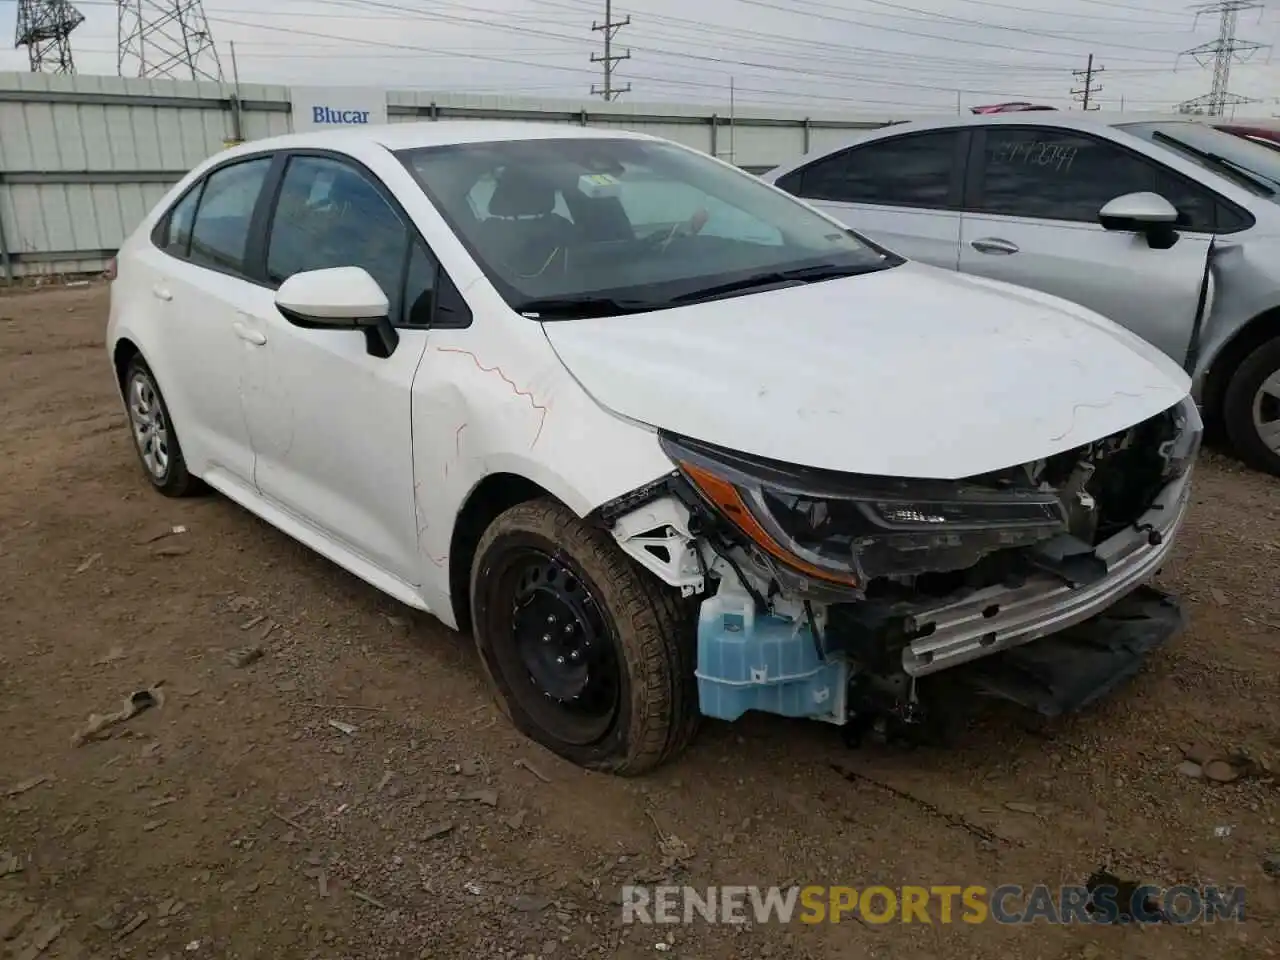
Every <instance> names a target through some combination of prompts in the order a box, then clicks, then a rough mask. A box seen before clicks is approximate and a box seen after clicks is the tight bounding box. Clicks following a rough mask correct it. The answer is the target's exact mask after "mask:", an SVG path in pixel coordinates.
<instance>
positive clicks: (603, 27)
mask: <svg viewBox="0 0 1280 960" xmlns="http://www.w3.org/2000/svg"><path fill="white" fill-rule="evenodd" d="M630 23H631V15H630V14H627V17H626V19H625V20H619V21H617V22H616V23H615V22H614V19H613V0H604V23H596V22H595V21H594V20H593V21H592V22H591V29H592V30H599V31H600V32H601V33H603V34H604V53H603V54H596V53H593V54H592V55H591V62H592V63H599V64H603V66H604V83H603V84H601V85H600V86H596V85H595V84H594V83H593V84H592V85H591V95H592V96H593V97H594V96H596V95H597V94H599V95H600V96H602V97H604V99H606V100H616V99H618V97H619V96H621V95H622V94H624V93H629V92H630V91H631V84H629V83H628V84H627V85H626V86H625V87H619V86H615V85H614V82H613V70H614V65H615V64H616V63H618V61H620V60H630V59H631V51H630V50H628V51H627V52H626V53H614V52H613V37H614V34H616V33H617V32H618V31H619V30H620V29H622V28H623V27H625V26H627V25H628V24H630Z"/></svg>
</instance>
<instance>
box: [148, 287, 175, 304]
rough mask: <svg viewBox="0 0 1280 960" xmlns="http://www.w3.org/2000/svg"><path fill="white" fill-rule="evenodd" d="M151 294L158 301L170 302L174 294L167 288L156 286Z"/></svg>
mask: <svg viewBox="0 0 1280 960" xmlns="http://www.w3.org/2000/svg"><path fill="white" fill-rule="evenodd" d="M151 294H152V296H154V297H155V298H156V299H157V300H165V301H169V300H172V299H173V294H172V293H170V292H169V290H168V289H167V288H166V287H161V286H154V287H152V288H151Z"/></svg>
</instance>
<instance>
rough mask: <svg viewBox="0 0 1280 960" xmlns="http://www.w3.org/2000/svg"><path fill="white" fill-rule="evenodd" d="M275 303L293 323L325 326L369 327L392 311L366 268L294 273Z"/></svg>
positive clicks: (277, 295) (279, 291)
mask: <svg viewBox="0 0 1280 960" xmlns="http://www.w3.org/2000/svg"><path fill="white" fill-rule="evenodd" d="M276 306H277V307H278V308H279V310H280V312H281V313H283V314H284V315H285V316H286V317H288V318H289V319H290V320H293V321H294V322H300V323H301V324H302V325H305V326H326V327H328V326H333V327H362V326H369V325H371V324H374V323H376V322H377V321H378V320H379V319H382V318H384V317H386V315H387V311H388V310H390V304H389V303H388V301H387V295H386V294H385V293H383V291H382V287H380V286H379V285H378V281H377V280H375V279H373V277H371V276H369V271H367V270H365V269H364V268H363V267H332V268H330V269H328V270H306V271H304V272H302V273H295V274H294V275H293V276H291V277H290V278H289V279H288V280H286V281H285V282H284V283H282V284H280V289H279V290H277V291H276ZM295 317H296V318H297V319H296V320H295V319H294V318H295Z"/></svg>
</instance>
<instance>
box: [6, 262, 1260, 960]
mask: <svg viewBox="0 0 1280 960" xmlns="http://www.w3.org/2000/svg"><path fill="white" fill-rule="evenodd" d="M105 310H106V291H105V289H104V288H103V287H102V286H101V285H96V284H95V285H94V286H90V287H83V288H60V289H56V290H46V291H42V292H38V293H15V294H12V295H9V296H0V403H2V404H3V406H2V408H0V409H3V413H4V419H3V423H2V424H0V732H2V733H3V741H0V956H6V955H12V956H14V957H21V958H23V960H34V958H36V957H47V958H53V960H56V958H67V960H75V958H90V957H97V958H108V957H137V958H144V960H146V958H161V957H170V958H177V957H187V956H190V957H193V958H199V957H219V958H250V957H255V958H256V957H261V958H271V960H286V958H295V957H296V958H311V957H315V958H360V960H376V958H382V957H440V958H463V957H466V958H472V957H474V958H525V957H539V958H541V957H546V956H554V957H557V958H564V957H587V956H615V957H621V958H638V957H642V956H655V955H658V954H659V953H662V954H664V955H667V956H675V957H685V958H706V960H713V958H714V960H729V958H752V960H754V958H768V957H777V958H797V960H798V958H807V957H813V958H818V957H822V958H828V957H829V958H840V957H849V958H863V957H873V958H910V960H925V958H941V957H946V958H951V957H974V958H977V957H984V958H985V957H992V956H998V955H1001V954H1002V953H1006V954H1007V955H1010V956H1016V957H1018V958H1020V960H1034V958H1068V957H1083V958H1089V957H1098V956H1103V955H1106V956H1125V957H1135V958H1156V957H1186V958H1191V957H1195V958H1197V960H1202V958H1204V957H1246V956H1274V955H1276V951H1277V949H1280V880H1278V879H1277V878H1276V875H1277V874H1280V827H1277V820H1276V818H1277V816H1280V804H1278V803H1277V801H1278V800H1280V790H1278V788H1277V778H1276V777H1274V776H1272V775H1270V774H1269V773H1268V772H1267V770H1268V769H1270V770H1272V771H1275V770H1280V671H1278V670H1277V644H1278V642H1280V580H1278V579H1277V573H1276V571H1277V565H1278V564H1280V484H1277V483H1276V482H1275V481H1273V480H1269V479H1267V478H1265V477H1263V476H1261V475H1258V474H1255V473H1251V472H1248V471H1246V470H1244V469H1242V468H1240V467H1238V466H1236V465H1235V464H1234V463H1232V462H1230V461H1227V460H1225V459H1223V458H1221V457H1219V456H1216V455H1213V454H1207V455H1205V457H1204V458H1203V460H1202V463H1201V465H1200V467H1199V475H1198V479H1197V494H1196V503H1195V507H1194V510H1193V513H1192V516H1191V518H1190V521H1189V529H1187V530H1186V532H1185V534H1184V536H1183V540H1182V543H1181V547H1180V549H1179V551H1178V559H1177V560H1176V561H1175V562H1174V563H1173V564H1172V565H1171V566H1170V567H1169V568H1168V569H1167V570H1166V571H1165V573H1164V574H1163V576H1162V578H1161V583H1162V585H1163V586H1165V587H1167V588H1171V589H1173V590H1175V591H1177V592H1179V593H1180V594H1181V595H1182V596H1183V597H1184V598H1185V599H1186V602H1187V606H1188V608H1189V612H1190V615H1191V628H1190V630H1189V632H1187V633H1186V634H1184V635H1182V636H1181V637H1179V638H1178V639H1177V640H1176V641H1175V642H1174V643H1173V645H1172V646H1171V647H1169V648H1167V649H1165V650H1164V651H1162V652H1160V653H1159V654H1158V655H1157V656H1156V657H1155V658H1154V659H1153V661H1152V662H1151V664H1150V665H1149V666H1148V668H1147V669H1146V671H1145V672H1144V673H1143V674H1142V675H1141V676H1140V677H1139V678H1138V679H1136V680H1135V681H1134V682H1133V683H1132V684H1131V685H1130V686H1128V687H1126V688H1124V689H1123V690H1122V691H1120V692H1119V693H1118V694H1117V695H1115V696H1114V697H1113V698H1111V699H1110V700H1109V701H1107V702H1106V703H1105V704H1103V705H1102V706H1101V707H1100V708H1098V709H1096V710H1094V711H1092V712H1090V713H1087V714H1085V715H1083V716H1078V717H1075V718H1071V719H1067V720H1062V721H1055V722H1052V723H1046V722H1041V721H1038V720H1037V719H1036V718H1032V717H1029V716H1026V715H1024V714H1022V713H1020V712H1018V711H1016V710H1005V709H1001V708H997V707H995V706H991V707H983V708H982V709H981V710H979V711H978V712H977V713H976V714H975V718H974V721H973V722H972V724H970V725H969V726H968V727H967V728H966V729H964V730H963V731H962V732H961V734H960V736H959V742H958V745H957V746H956V747H954V748H952V749H950V750H947V751H942V750H930V749H925V750H918V751H914V752H904V751H900V750H893V749H889V748H884V747H880V748H865V749H860V750H851V749H849V748H846V747H845V746H843V744H842V743H841V740H840V737H839V736H838V734H837V732H836V731H834V730H832V729H830V728H828V727H825V726H822V725H819V724H812V723H791V722H786V721H782V720H779V719H776V718H770V717H762V718H758V719H748V720H747V721H744V722H742V723H740V724H735V725H732V726H730V725H726V724H715V723H713V724H708V725H707V726H706V727H705V728H704V730H703V732H702V734H701V735H700V736H699V738H698V740H697V741H696V743H695V744H694V746H693V748H692V749H691V750H690V751H689V753H688V754H687V755H686V756H685V757H684V758H682V759H681V760H680V761H678V762H676V763H675V764H673V765H671V766H670V767H668V768H664V769H663V770H661V771H659V772H658V773H656V774H655V775H652V776H650V777H647V778H645V779H643V780H638V781H626V780H620V779H614V778H609V777H605V776H600V775H593V774H588V773H585V772H583V771H580V770H578V769H576V768H573V767H571V766H569V765H567V764H565V763H563V762H561V761H559V760H557V759H556V758H554V757H552V756H550V755H548V754H547V753H545V752H544V751H542V750H540V749H539V748H537V747H535V746H533V745H532V744H530V743H529V742H527V741H525V740H523V739H522V738H521V737H519V736H518V735H516V734H514V733H513V732H512V731H511V729H509V727H508V726H507V724H506V723H505V722H504V721H503V720H502V719H501V718H500V716H499V715H498V713H497V711H496V709H495V708H494V707H493V706H492V704H491V702H490V701H489V699H488V697H487V695H486V692H485V689H484V687H483V684H482V682H481V676H480V670H479V667H478V664H477V662H476V658H475V656H474V653H473V649H472V646H471V643H470V639H469V638H467V637H462V636H458V635H456V634H452V633H450V632H448V631H446V630H444V629H443V628H441V627H440V626H439V625H437V624H436V623H434V622H433V621H432V620H431V619H430V618H428V617H425V616H420V615H417V614H414V613H412V612H410V611H407V610H406V609H404V608H402V607H400V606H398V605H397V604H396V603H395V602H393V601H391V600H389V599H387V598H385V597H383V596H381V595H379V594H378V593H377V592H376V591H374V590H373V589H372V588H370V587H368V586H366V585H364V584H363V583H361V582H359V581H357V580H356V579H354V578H353V577H351V576H349V575H347V574H346V573H344V572H343V571H341V570H339V569H337V568H336V567H334V566H332V565H330V564H329V563H327V562H326V561H324V560H322V559H320V558H319V557H317V556H315V555H313V554H311V553H309V552H308V551H307V550H305V549H304V548H302V547H301V546H299V545H297V544H295V543H294V542H292V541H290V540H289V539H287V538H286V537H285V536H284V535H282V534H280V533H277V532H276V531H275V530H274V529H272V528H270V527H268V526H267V525H266V524H265V523H262V522H261V521H259V520H257V519H255V518H254V517H252V516H250V515H249V514H247V513H246V512H244V511H243V510H241V509H239V508H237V507H236V506H234V505H232V504H231V503H229V502H228V501H226V500H223V499H221V498H220V497H217V496H214V495H211V496H208V497H206V498H200V499H195V500H190V501H182V502H174V501H169V500H165V499H164V498H161V497H160V496H158V495H155V494H153V493H152V492H151V491H150V490H149V489H148V487H147V485H146V483H145V481H144V478H143V476H142V474H141V472H140V467H139V465H138V463H137V461H136V459H135V456H134V452H133V450H132V447H131V445H130V440H129V437H128V433H127V430H126V428H125V419H124V415H123V412H122V410H121V409H120V406H119V402H118V400H117V399H116V397H115V395H114V394H113V392H112V384H111V382H110V371H109V368H108V364H107V359H106V356H105V353H104V350H103V347H102V336H103V330H104V323H105ZM178 526H180V527H183V528H185V530H184V531H183V532H179V533H174V532H173V528H174V527H178ZM255 646H257V647H260V648H261V650H262V655H261V656H260V657H257V658H256V659H255V655H254V654H253V653H252V652H246V651H251V650H252V649H253V648H254V647H255ZM148 689H151V690H156V691H158V694H157V695H156V696H157V699H158V700H159V701H160V702H159V703H158V704H156V705H155V706H153V707H152V708H151V709H147V710H144V711H143V712H141V713H139V714H137V715H136V716H134V717H132V718H131V719H128V720H126V721H124V722H121V723H118V724H116V725H114V726H111V727H109V728H107V729H106V730H104V731H102V732H101V733H100V734H99V735H98V736H96V737H93V738H90V739H89V740H88V741H87V742H83V743H78V742H77V741H75V740H74V735H75V734H76V732H77V731H78V730H79V729H80V728H82V727H83V726H84V725H85V723H86V721H87V720H88V719H89V717H90V715H91V714H95V713H96V714H107V713H110V712H112V711H116V710H119V709H120V707H121V703H122V701H123V700H126V699H127V698H129V696H130V695H131V694H133V693H135V692H141V691H144V690H148ZM1188 748H1190V749H1191V751H1192V752H1193V753H1195V752H1197V751H1201V750H1203V751H1207V752H1208V753H1211V754H1218V755H1225V754H1230V753H1231V752H1233V751H1245V752H1246V753H1247V754H1248V756H1249V757H1250V758H1252V760H1253V761H1254V763H1255V764H1256V766H1253V767H1252V769H1250V766H1251V765H1250V764H1248V763H1244V762H1242V761H1239V760H1237V761H1236V765H1235V767H1234V768H1233V770H1234V772H1236V773H1243V774H1244V776H1241V777H1240V778H1239V779H1237V780H1235V781H1234V782H1230V783H1216V782H1211V781H1210V780H1208V779H1206V778H1204V777H1194V776H1191V775H1189V774H1188V773H1186V772H1181V771H1180V766H1182V765H1184V752H1185V751H1186V750H1187V749H1188ZM1204 759H1207V758H1204ZM669 835H675V836H676V837H678V838H679V841H682V843H671V842H668V843H667V844H666V845H663V846H660V843H659V841H660V839H661V838H662V837H663V836H669ZM673 851H674V852H675V854H676V855H673ZM1099 867H1106V868H1108V869H1109V870H1110V871H1111V872H1112V873H1114V874H1116V875H1117V876H1120V877H1122V878H1126V879H1133V880H1135V881H1136V882H1139V883H1143V882H1146V883H1153V884H1156V885H1162V886H1169V885H1173V884H1179V883H1190V884H1201V883H1219V884H1226V885H1233V884H1243V885H1245V886H1246V887H1247V890H1248V893H1247V908H1246V921H1245V922H1244V923H1243V924H1239V923H1218V924H1214V925H1211V926H1208V925H1190V926H1174V925H1159V926H1150V927H1135V926H1128V927H1107V928H1101V927H1097V926H1084V925H1079V926H1048V925H1045V924H1037V925H1035V926H1033V927H1010V926H999V925H996V924H992V923H988V924H983V925H979V926H970V925H965V924H952V925H942V924H938V923H935V924H933V925H924V924H919V923H916V924H908V925H904V924H900V923H892V924H888V925H884V926H876V925H871V924H865V923H860V922H852V921H850V920H849V919H848V918H846V921H845V922H843V923H840V924H823V925H816V926H809V925H802V924H799V923H793V924H790V925H786V926H783V925H776V924H775V925H767V926H754V927H741V926H740V927H729V926H715V925H709V924H706V923H704V922H701V921H698V922H696V923H694V924H693V925H690V926H683V925H682V926H676V927H664V928H661V929H658V928H654V927H643V926H635V925H629V926H624V925H622V924H621V922H620V909H619V907H618V891H619V887H620V885H622V884H624V883H627V882H637V881H638V882H650V883H651V882H657V881H664V880H668V879H670V880H673V881H674V882H684V883H690V884H693V885H697V886H705V885H708V884H791V883H802V884H809V883H812V884H849V885H852V886H856V887H859V888H861V887H865V886H869V885H876V884H883V885H888V886H896V885H902V884H923V885H938V884H960V885H964V884H974V883H981V884H986V885H988V886H991V887H994V886H996V885H999V884H1002V883H1022V884H1027V885H1032V884H1036V883H1047V884H1051V885H1058V884H1062V883H1080V882H1083V881H1084V880H1085V878H1086V877H1088V876H1089V875H1090V874H1092V873H1093V872H1094V871H1095V870H1096V869H1098V868H1099ZM935 920H936V916H935ZM668 937H669V939H668ZM659 941H663V944H662V946H661V947H660V946H658V943H659ZM6 951H8V954H6Z"/></svg>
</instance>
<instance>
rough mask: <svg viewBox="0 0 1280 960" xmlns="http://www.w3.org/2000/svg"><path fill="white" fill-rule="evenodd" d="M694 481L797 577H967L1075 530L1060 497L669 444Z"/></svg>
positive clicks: (857, 582)
mask: <svg viewBox="0 0 1280 960" xmlns="http://www.w3.org/2000/svg"><path fill="white" fill-rule="evenodd" d="M663 444H664V448H665V449H666V451H667V454H668V456H670V457H671V458H672V459H673V460H674V461H675V462H676V463H677V464H678V465H679V467H680V469H681V471H682V472H683V473H684V475H685V477H687V478H688V480H689V481H690V482H691V483H692V484H693V486H694V487H695V488H697V490H698V491H699V492H700V493H701V494H702V496H703V497H704V498H705V499H706V500H707V501H708V502H709V503H710V504H711V505H712V506H714V507H715V508H716V509H717V510H718V511H719V513H720V514H721V515H722V516H724V517H725V518H726V519H727V520H729V521H730V522H731V523H732V524H733V525H734V526H735V527H737V529H738V530H739V532H740V533H742V534H743V535H745V536H746V537H747V538H749V539H750V540H751V541H752V542H753V543H754V544H755V545H756V546H757V547H759V548H760V549H761V550H763V551H764V552H765V553H767V554H769V555H770V556H772V557H773V558H774V559H776V560H779V561H781V562H782V563H784V564H786V565H788V566H789V567H791V568H792V569H794V570H798V571H800V572H802V573H805V574H807V575H809V576H812V577H817V578H819V579H822V580H827V581H831V582H835V583H841V584H847V585H853V586H862V585H865V584H866V582H867V581H868V580H871V579H874V578H875V577H880V576H886V575H891V574H909V573H923V572H926V571H947V570H961V569H964V568H966V567H970V566H972V565H973V564H974V563H976V562H977V561H978V559H979V558H980V557H981V556H983V555H984V554H988V553H991V552H993V551H995V550H999V549H1005V548H1016V547H1022V546H1027V545H1030V544H1033V543H1038V542H1040V541H1042V540H1046V539H1048V538H1050V537H1052V536H1054V535H1056V534H1058V533H1062V532H1064V531H1065V530H1066V529H1067V518H1066V514H1065V511H1064V510H1063V507H1062V504H1061V502H1060V501H1059V499H1058V496H1057V494H1055V493H1052V492H1049V493H1045V492H1041V491H1038V490H1019V489H1007V490H997V489H989V488H985V487H980V486H977V485H976V484H966V483H965V482H963V481H956V482H949V481H929V480H899V479H894V478H879V477H855V476H849V475H845V474H833V473H829V472H826V471H819V470H812V469H808V468H803V467H788V466H786V465H782V464H776V463H771V462H769V461H764V460H760V459H757V458H754V457H745V456H743V455H740V454H734V453H730V452H727V451H721V450H717V449H714V448H711V447H708V446H706V445H703V444H700V443H696V442H693V441H688V440H676V439H674V438H670V437H664V438H663Z"/></svg>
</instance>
